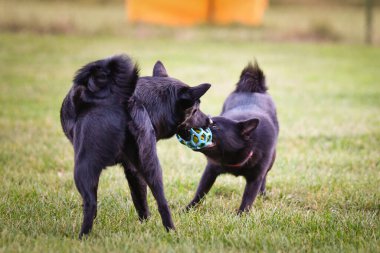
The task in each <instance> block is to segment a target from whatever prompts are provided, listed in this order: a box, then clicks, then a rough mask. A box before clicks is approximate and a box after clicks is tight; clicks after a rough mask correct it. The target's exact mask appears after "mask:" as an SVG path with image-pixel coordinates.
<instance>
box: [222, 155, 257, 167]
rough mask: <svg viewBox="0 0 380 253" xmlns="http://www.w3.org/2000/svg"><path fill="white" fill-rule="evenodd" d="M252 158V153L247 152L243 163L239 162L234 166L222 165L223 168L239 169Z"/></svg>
mask: <svg viewBox="0 0 380 253" xmlns="http://www.w3.org/2000/svg"><path fill="white" fill-rule="evenodd" d="M252 156H253V151H251V152H249V154H248V156H247V157H246V158H245V159H244V160H243V161H241V162H240V163H235V164H223V166H227V167H233V168H238V167H241V166H243V165H244V164H246V163H247V162H248V160H249V159H251V158H252Z"/></svg>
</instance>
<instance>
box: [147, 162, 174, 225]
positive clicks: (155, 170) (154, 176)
mask: <svg viewBox="0 0 380 253" xmlns="http://www.w3.org/2000/svg"><path fill="white" fill-rule="evenodd" d="M145 160H149V161H147V163H145V164H141V172H142V175H143V176H144V178H145V181H146V182H147V183H148V186H149V188H150V190H151V191H152V194H153V196H154V198H155V199H156V202H157V206H158V211H159V212H160V215H161V219H162V223H163V225H164V227H165V229H166V230H167V231H169V230H171V229H173V230H174V229H175V227H174V224H173V220H172V216H171V213H170V209H169V206H168V202H167V201H166V198H165V194H164V185H163V181H162V171H161V166H160V163H159V161H158V157H157V154H152V155H151V156H149V157H146V158H145Z"/></svg>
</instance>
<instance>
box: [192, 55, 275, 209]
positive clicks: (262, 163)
mask: <svg viewBox="0 0 380 253" xmlns="http://www.w3.org/2000/svg"><path fill="white" fill-rule="evenodd" d="M212 121H213V123H212V124H211V131H212V134H213V143H212V144H211V145H210V146H208V147H206V148H203V149H201V150H199V151H200V152H202V153H203V154H205V155H206V157H207V161H208V162H207V166H206V169H205V171H204V173H203V175H202V178H201V181H200V183H199V186H198V189H197V191H196V193H195V197H194V199H193V200H192V201H191V202H190V204H188V206H187V210H188V209H190V208H191V207H193V206H195V205H196V204H197V203H198V202H199V201H200V200H201V199H202V198H203V197H204V196H205V195H206V194H207V193H208V191H209V190H210V188H211V187H212V185H213V184H214V182H215V180H216V178H217V176H218V175H220V174H222V173H230V174H233V175H235V176H244V177H245V179H246V181H247V184H246V187H245V190H244V194H243V200H242V202H241V205H240V208H239V210H238V213H242V212H244V211H248V210H249V209H250V207H251V205H252V203H253V202H254V200H255V198H256V196H257V194H258V193H259V191H260V192H261V193H262V194H264V193H265V183H266V176H267V173H268V171H269V170H270V169H271V167H272V165H273V163H274V160H275V157H276V143H277V138H278V133H279V125H278V121H277V115H276V107H275V104H274V102H273V100H272V98H271V97H270V95H269V94H268V93H267V87H266V84H265V76H264V73H263V72H262V70H261V69H260V68H259V66H258V65H257V62H256V63H255V65H254V66H253V65H252V64H251V63H250V64H248V66H247V67H246V68H245V69H244V70H243V71H242V73H241V76H240V80H239V82H238V83H237V87H236V89H235V91H234V92H232V93H231V94H230V95H229V97H228V98H227V99H226V101H225V103H224V105H223V110H222V113H221V115H220V116H218V117H213V118H212Z"/></svg>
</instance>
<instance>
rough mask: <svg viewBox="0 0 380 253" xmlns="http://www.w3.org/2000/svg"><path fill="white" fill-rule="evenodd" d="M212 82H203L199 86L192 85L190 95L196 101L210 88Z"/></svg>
mask: <svg viewBox="0 0 380 253" xmlns="http://www.w3.org/2000/svg"><path fill="white" fill-rule="evenodd" d="M210 87H211V84H209V83H202V84H200V85H198V86H195V87H191V88H190V89H189V94H190V97H191V98H192V99H193V100H194V101H195V100H198V99H199V98H200V97H202V96H203V95H204V94H205V93H206V91H208V89H210Z"/></svg>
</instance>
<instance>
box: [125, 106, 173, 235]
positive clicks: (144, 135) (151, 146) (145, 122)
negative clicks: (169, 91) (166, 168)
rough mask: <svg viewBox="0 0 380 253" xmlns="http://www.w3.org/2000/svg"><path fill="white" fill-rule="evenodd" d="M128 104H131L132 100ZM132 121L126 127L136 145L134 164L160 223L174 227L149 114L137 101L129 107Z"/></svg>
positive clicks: (168, 228)
mask: <svg viewBox="0 0 380 253" xmlns="http://www.w3.org/2000/svg"><path fill="white" fill-rule="evenodd" d="M130 105H133V104H132V102H131V104H130ZM130 108H131V110H130V115H131V119H132V122H131V123H130V124H129V126H128V128H129V131H130V133H132V135H133V136H134V141H135V143H136V147H137V157H138V159H137V161H135V162H134V166H135V167H136V169H137V170H138V171H139V172H140V174H141V175H142V176H143V177H144V179H145V182H146V183H147V184H148V186H149V188H150V190H151V191H152V194H153V196H154V198H155V199H156V202H157V205H158V211H159V212H160V215H161V219H162V223H163V225H164V227H165V229H166V230H167V231H169V230H170V229H175V227H174V224H173V220H172V216H171V213H170V209H169V206H168V202H167V201H166V198H165V194H164V185H163V181H162V171H161V166H160V162H159V160H158V156H157V150H156V135H155V130H154V128H153V125H152V123H151V121H150V118H149V114H148V113H147V112H146V110H145V108H144V107H143V106H141V105H139V104H138V103H137V102H136V103H134V106H131V107H130Z"/></svg>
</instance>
